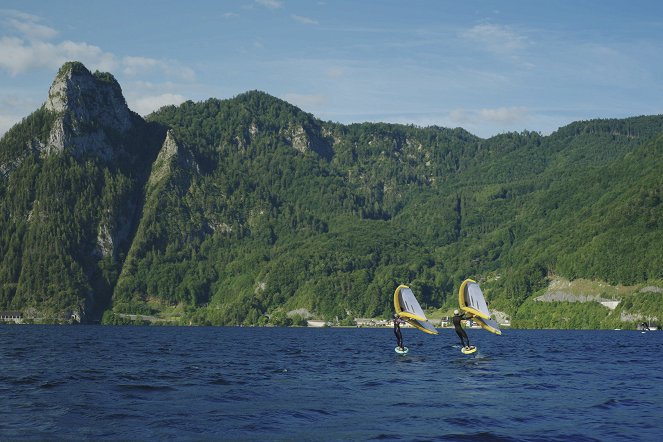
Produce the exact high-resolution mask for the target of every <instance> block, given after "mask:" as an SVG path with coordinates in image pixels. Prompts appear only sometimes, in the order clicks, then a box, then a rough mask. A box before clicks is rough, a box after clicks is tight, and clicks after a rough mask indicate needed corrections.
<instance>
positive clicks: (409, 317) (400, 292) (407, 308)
mask: <svg viewBox="0 0 663 442" xmlns="http://www.w3.org/2000/svg"><path fill="white" fill-rule="evenodd" d="M394 309H395V310H396V313H398V315H399V316H400V317H401V318H403V320H404V321H406V322H407V323H408V324H410V325H411V326H413V327H415V328H418V329H419V330H421V331H422V332H424V333H428V334H431V335H436V334H437V330H436V329H435V327H434V326H433V324H431V323H430V321H428V319H427V318H426V314H425V313H424V311H423V310H422V308H421V306H420V305H419V302H417V298H415V297H414V293H412V290H411V289H410V288H409V287H408V286H406V285H399V286H398V287H397V288H396V291H395V292H394Z"/></svg>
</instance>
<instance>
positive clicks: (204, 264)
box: [0, 63, 663, 328]
mask: <svg viewBox="0 0 663 442" xmlns="http://www.w3.org/2000/svg"><path fill="white" fill-rule="evenodd" d="M77 82H78V83H77ZM77 84H83V85H91V86H86V87H89V88H92V90H94V88H97V87H98V88H106V89H107V90H108V91H109V92H108V93H107V98H105V99H103V97H104V95H103V94H98V95H95V94H89V93H88V94H84V95H81V96H76V92H75V90H76V87H74V86H76V85H77ZM63 85H64V86H63ZM106 89H102V90H106ZM63 90H64V91H65V92H62V91H63ZM51 91H52V92H51V95H53V94H56V92H57V93H58V94H60V95H64V96H66V97H67V99H68V101H67V102H66V103H67V105H66V106H65V107H64V109H60V108H58V107H57V106H51V107H50V108H49V106H47V105H45V106H44V107H42V108H41V109H39V110H37V111H36V112H35V113H33V114H32V115H30V116H28V117H26V118H25V119H24V120H23V121H22V122H21V123H19V124H17V125H16V126H15V127H13V128H12V129H11V130H10V131H9V132H8V133H7V134H5V136H4V137H3V138H2V139H1V140H0V232H1V233H0V258H1V262H0V310H19V311H22V312H24V315H25V317H26V318H28V317H30V318H35V320H41V321H44V320H64V319H67V318H70V317H71V316H72V315H73V317H74V318H75V319H76V320H80V321H82V322H90V321H97V320H99V319H101V316H102V314H103V319H102V320H103V322H105V323H127V322H132V321H136V320H138V321H140V319H136V316H135V315H143V316H144V317H150V318H153V319H154V318H156V319H159V320H165V321H171V322H173V323H179V324H228V325H237V324H247V325H265V324H275V325H290V324H303V323H304V320H305V319H306V318H307V317H308V316H311V317H314V318H320V319H325V320H329V321H332V322H335V323H341V324H351V323H352V321H353V318H355V317H383V318H385V317H388V316H389V315H390V313H391V309H392V305H391V301H392V295H393V291H394V289H395V288H396V287H397V286H398V285H399V284H407V285H409V286H410V287H411V288H412V289H413V290H414V291H415V293H416V294H417V297H418V299H419V301H420V303H421V304H422V305H423V306H424V307H425V308H427V309H428V310H429V312H430V313H431V315H433V316H435V315H444V314H445V313H446V312H448V311H449V310H451V309H453V307H454V306H455V304H456V302H457V289H458V286H459V285H460V283H461V282H462V281H463V280H464V279H465V278H467V277H472V278H473V279H476V280H478V281H479V282H480V283H481V285H482V287H483V288H484V292H485V293H486V295H487V297H488V298H489V301H490V305H491V309H495V310H496V311H500V312H503V313H504V314H505V315H507V316H508V317H510V318H511V320H512V326H514V327H517V326H522V327H552V328H613V327H632V326H633V325H634V324H635V323H636V322H637V321H638V320H640V319H642V318H646V317H647V316H648V317H650V318H651V317H652V316H653V317H655V318H663V293H661V292H663V290H661V292H659V291H657V290H653V291H648V292H647V291H645V292H643V291H642V290H641V289H642V288H643V287H650V286H653V287H655V288H658V287H663V224H662V221H661V215H663V205H662V204H661V197H662V195H661V192H662V190H663V177H662V175H661V173H660V171H661V170H663V167H662V166H663V164H662V163H663V117H662V116H642V117H634V118H628V119H621V120H616V119H615V120H592V121H583V122H576V123H573V124H571V125H569V126H566V127H563V128H560V129H559V130H558V131H556V132H555V133H553V134H551V135H549V136H542V135H540V134H538V133H534V132H522V133H506V134H501V135H498V136H495V137H492V138H489V139H482V138H479V137H476V136H473V135H472V134H470V133H468V132H466V131H464V130H462V129H447V128H441V127H426V128H422V127H416V126H411V125H409V126H408V125H396V124H384V123H362V124H352V125H342V124H338V123H333V122H324V121H320V120H318V119H317V118H315V117H314V116H313V115H311V114H308V113H306V112H304V111H302V110H300V109H299V108H297V107H295V106H292V105H290V104H289V103H287V102H284V101H282V100H279V99H277V98H275V97H272V96H270V95H268V94H266V93H263V92H259V91H251V92H247V93H244V94H241V95H238V96H236V97H234V98H232V99H227V100H219V99H208V100H206V101H203V102H198V103H194V102H190V101H189V102H185V103H183V104H182V105H180V106H167V107H164V108H162V109H160V110H159V111H157V112H155V113H153V114H151V115H149V116H148V117H146V118H145V119H142V118H141V117H139V116H138V115H136V114H134V113H132V112H131V111H129V110H128V108H126V104H124V100H123V98H122V99H121V100H119V101H118V97H120V98H121V90H120V87H119V85H118V84H117V82H115V80H114V78H112V75H110V74H107V73H98V72H97V73H94V74H93V73H90V72H89V71H87V69H85V67H84V66H82V65H81V64H80V63H68V64H65V65H64V66H63V68H62V69H61V70H60V72H59V73H58V76H57V77H56V80H55V81H54V86H53V87H52V88H51ZM53 91H55V92H53ZM58 91H59V92H58ZM70 94H73V95H72V96H71V97H70V96H69V95H70ZM118 94H119V95H118ZM60 95H57V96H55V98H57V97H59V96H60ZM95 97H96V98H95ZM55 98H53V97H50V96H49V100H50V101H54V100H55ZM109 103H110V104H109ZM104 106H112V109H107V110H105V108H104ZM81 108H83V110H81ZM125 108H126V109H125ZM90 109H92V110H90ZM96 111H99V113H100V114H101V115H108V114H110V115H117V118H116V119H115V120H112V119H99V118H97V119H94V118H90V117H89V115H95V112H96ZM86 118H87V119H86ZM126 121H128V122H130V123H126ZM118 122H119V123H118ZM54 133H55V134H61V133H64V135H63V136H60V138H58V137H56V136H54V135H53V134H54ZM70 133H71V134H73V135H69V134H70ZM63 137H64V139H66V140H68V142H69V144H67V143H62V146H61V147H60V148H59V149H56V148H52V147H51V145H52V144H53V143H54V141H53V140H56V141H57V140H59V139H61V138H63ZM67 137H69V138H67ZM56 144H57V143H56ZM91 146H92V147H91ZM100 146H101V147H100ZM109 152H110V153H109ZM556 277H564V278H567V279H568V280H575V279H578V278H585V279H589V280H594V281H597V284H603V283H605V284H610V285H612V286H617V285H622V286H629V287H632V290H631V292H629V293H628V294H620V295H619V296H616V297H617V300H619V301H620V306H619V307H618V309H617V310H614V311H612V310H608V309H606V308H604V307H602V306H601V305H600V304H598V303H575V302H541V301H537V300H536V298H537V296H539V295H541V294H542V293H544V292H545V291H546V289H547V287H548V284H549V282H550V281H551V279H553V278H556Z"/></svg>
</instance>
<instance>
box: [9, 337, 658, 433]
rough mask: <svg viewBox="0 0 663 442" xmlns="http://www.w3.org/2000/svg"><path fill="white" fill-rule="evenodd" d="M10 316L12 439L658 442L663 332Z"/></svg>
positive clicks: (10, 427)
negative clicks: (427, 329) (17, 320)
mask: <svg viewBox="0 0 663 442" xmlns="http://www.w3.org/2000/svg"><path fill="white" fill-rule="evenodd" d="M468 332H469V335H470V339H471V340H472V343H473V344H475V345H477V347H478V348H479V350H478V352H477V353H475V354H474V355H469V356H465V355H463V354H461V353H460V351H459V348H458V346H457V345H456V337H455V333H454V332H453V331H452V330H448V329H445V330H440V334H439V335H438V336H430V335H425V334H423V333H421V332H419V331H417V330H414V329H405V330H404V332H403V334H404V338H405V344H406V345H407V346H408V347H409V348H410V353H409V354H408V355H405V356H400V355H397V354H396V353H394V345H395V339H394V336H393V332H392V330H391V329H301V328H292V329H286V328H215V327H101V326H80V327H76V326H14V325H12V326H0V440H16V439H18V440H21V439H48V440H53V439H56V440H63V439H64V440H71V439H79V440H80V439H94V440H101V439H112V440H117V439H132V440H148V439H149V440H163V439H178V440H181V439H183V440H200V439H205V440H210V439H214V440H374V439H379V440H486V441H510V440H513V441H568V440H580V441H594V440H595V441H607V440H623V441H627V440H628V441H631V440H648V441H650V440H660V437H661V434H663V332H650V333H640V332H635V331H552V330H550V331H528V330H506V331H505V332H504V334H503V335H502V336H495V335H492V334H490V333H488V332H485V331H482V330H469V331H468Z"/></svg>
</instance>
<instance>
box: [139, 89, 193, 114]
mask: <svg viewBox="0 0 663 442" xmlns="http://www.w3.org/2000/svg"><path fill="white" fill-rule="evenodd" d="M185 101H186V98H184V97H183V96H182V95H179V94H172V93H163V94H159V95H146V96H142V97H137V98H134V99H133V100H129V99H127V104H128V105H129V108H130V109H131V110H133V111H134V112H136V113H137V114H139V115H147V114H149V113H151V112H154V111H156V110H158V109H160V108H161V107H163V106H167V105H169V104H174V105H178V104H181V103H183V102H185Z"/></svg>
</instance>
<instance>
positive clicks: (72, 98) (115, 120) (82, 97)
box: [44, 63, 132, 160]
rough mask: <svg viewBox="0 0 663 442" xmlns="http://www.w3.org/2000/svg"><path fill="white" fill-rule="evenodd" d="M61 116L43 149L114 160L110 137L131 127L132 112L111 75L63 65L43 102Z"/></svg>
mask: <svg viewBox="0 0 663 442" xmlns="http://www.w3.org/2000/svg"><path fill="white" fill-rule="evenodd" d="M44 107H45V109H46V110H49V111H52V112H56V113H58V114H60V116H59V117H58V119H57V120H56V122H55V124H54V125H53V129H52V130H51V133H50V135H49V140H48V142H47V143H46V146H44V150H45V152H46V153H49V152H52V151H56V152H60V151H62V150H64V149H71V150H72V152H73V153H74V154H83V153H94V154H97V155H99V156H100V157H101V158H103V159H105V160H108V159H111V158H112V157H113V146H112V144H113V143H112V142H111V141H110V139H109V135H111V136H112V134H124V133H126V132H127V131H128V130H129V129H131V127H132V112H131V111H130V110H129V108H128V107H127V103H126V101H125V100H124V97H123V95H122V89H121V88H120V85H119V84H118V83H117V81H116V80H115V78H113V77H112V76H111V75H110V74H100V73H95V74H91V73H90V71H88V70H87V68H85V67H84V66H83V65H81V64H80V63H67V64H65V65H64V66H63V67H62V69H60V72H59V73H58V75H57V77H56V78H55V80H54V81H53V84H52V85H51V88H50V90H49V92H48V100H47V101H46V103H44Z"/></svg>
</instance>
